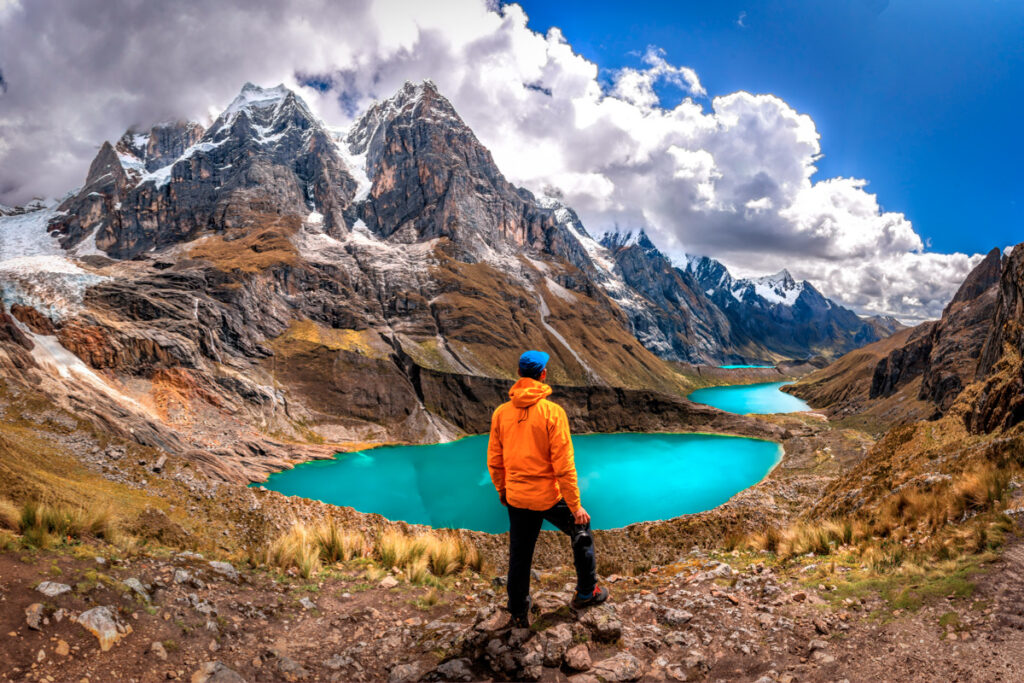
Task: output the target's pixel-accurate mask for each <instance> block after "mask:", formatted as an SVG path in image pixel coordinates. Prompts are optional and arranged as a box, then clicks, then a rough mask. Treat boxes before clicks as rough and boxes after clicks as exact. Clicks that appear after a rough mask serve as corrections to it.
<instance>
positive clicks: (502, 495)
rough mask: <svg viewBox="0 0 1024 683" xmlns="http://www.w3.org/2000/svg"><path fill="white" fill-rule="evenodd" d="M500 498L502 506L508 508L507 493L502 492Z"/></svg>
mask: <svg viewBox="0 0 1024 683" xmlns="http://www.w3.org/2000/svg"><path fill="white" fill-rule="evenodd" d="M498 498H500V499H501V504H502V505H504V506H505V507H508V499H507V498H505V492H504V491H502V492H500V493H499V494H498Z"/></svg>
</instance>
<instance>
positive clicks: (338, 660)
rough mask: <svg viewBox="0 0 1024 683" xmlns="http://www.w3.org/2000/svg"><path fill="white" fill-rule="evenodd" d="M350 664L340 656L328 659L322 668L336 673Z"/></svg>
mask: <svg viewBox="0 0 1024 683" xmlns="http://www.w3.org/2000/svg"><path fill="white" fill-rule="evenodd" d="M351 664H352V660H351V659H350V658H348V657H344V656H342V655H334V656H333V657H331V658H330V659H328V660H327V661H326V662H324V666H326V667H327V668H328V669H330V670H331V671H338V670H339V669H341V668H342V667H345V666H350V665H351ZM256 668H259V667H256Z"/></svg>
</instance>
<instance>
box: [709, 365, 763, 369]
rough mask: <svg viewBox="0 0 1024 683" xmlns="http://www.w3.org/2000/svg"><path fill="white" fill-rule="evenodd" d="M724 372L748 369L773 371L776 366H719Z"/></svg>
mask: <svg viewBox="0 0 1024 683" xmlns="http://www.w3.org/2000/svg"><path fill="white" fill-rule="evenodd" d="M718 367H719V368H721V369H722V370H745V369H747V368H758V369H761V370H771V369H773V368H775V366H774V365H719V366H718Z"/></svg>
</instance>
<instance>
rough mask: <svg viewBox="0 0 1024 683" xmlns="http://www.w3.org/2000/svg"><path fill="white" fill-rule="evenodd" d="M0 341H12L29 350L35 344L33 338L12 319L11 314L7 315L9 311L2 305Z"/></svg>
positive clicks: (0, 309)
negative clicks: (27, 335) (26, 334)
mask: <svg viewBox="0 0 1024 683" xmlns="http://www.w3.org/2000/svg"><path fill="white" fill-rule="evenodd" d="M0 342H10V343H13V344H16V345H17V346H20V347H21V348H23V349H25V350H27V351H31V350H32V348H33V346H35V345H34V344H33V343H32V340H31V339H29V338H28V337H26V336H25V333H24V332H22V331H21V330H20V329H18V326H17V325H16V324H15V322H14V320H12V319H11V316H9V315H7V311H5V310H3V307H2V306H0Z"/></svg>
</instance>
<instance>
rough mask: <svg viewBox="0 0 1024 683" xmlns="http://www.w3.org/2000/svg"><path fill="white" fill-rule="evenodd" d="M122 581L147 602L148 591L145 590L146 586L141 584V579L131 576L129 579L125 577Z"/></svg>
mask: <svg viewBox="0 0 1024 683" xmlns="http://www.w3.org/2000/svg"><path fill="white" fill-rule="evenodd" d="M122 583H123V584H124V585H125V586H127V587H128V588H129V589H130V590H131V591H132V592H133V593H135V594H136V595H138V596H139V597H140V598H142V599H143V600H145V601H146V602H149V593H148V592H147V591H146V587H145V586H143V585H142V582H141V581H139V580H138V579H136V578H134V577H132V578H130V579H125V580H124V581H122Z"/></svg>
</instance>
